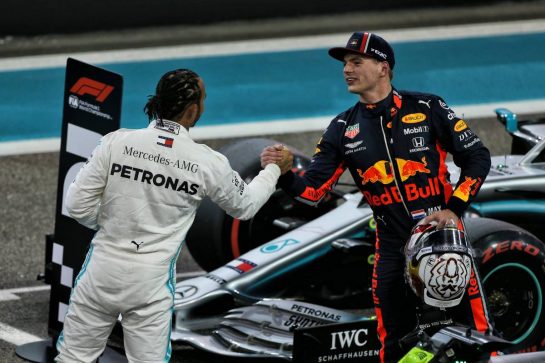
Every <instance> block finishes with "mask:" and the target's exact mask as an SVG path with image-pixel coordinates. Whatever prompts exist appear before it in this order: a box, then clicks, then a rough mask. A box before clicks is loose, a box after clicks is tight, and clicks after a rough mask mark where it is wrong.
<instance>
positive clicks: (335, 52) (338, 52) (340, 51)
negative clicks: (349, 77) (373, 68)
mask: <svg viewBox="0 0 545 363" xmlns="http://www.w3.org/2000/svg"><path fill="white" fill-rule="evenodd" d="M328 53H329V55H330V56H331V57H333V58H335V59H336V60H340V61H341V62H344V56H345V55H347V54H348V53H352V54H361V55H364V54H363V53H360V52H357V51H355V50H354V49H350V48H343V47H336V48H331V49H330V50H329V51H328Z"/></svg>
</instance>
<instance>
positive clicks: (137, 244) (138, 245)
mask: <svg viewBox="0 0 545 363" xmlns="http://www.w3.org/2000/svg"><path fill="white" fill-rule="evenodd" d="M131 243H134V244H135V245H136V251H138V249H139V248H140V245H141V244H143V243H144V242H140V243H136V242H135V241H131Z"/></svg>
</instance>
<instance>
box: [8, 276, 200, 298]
mask: <svg viewBox="0 0 545 363" xmlns="http://www.w3.org/2000/svg"><path fill="white" fill-rule="evenodd" d="M205 273H206V272H205V271H202V270H201V271H198V270H196V271H187V272H180V273H177V274H176V278H177V279H180V280H185V279H189V278H192V277H197V276H201V275H204V274H205ZM48 290H51V286H50V285H43V286H31V287H17V288H13V289H5V290H0V301H12V300H19V299H21V298H20V297H19V296H17V294H25V293H29V292H36V291H48Z"/></svg>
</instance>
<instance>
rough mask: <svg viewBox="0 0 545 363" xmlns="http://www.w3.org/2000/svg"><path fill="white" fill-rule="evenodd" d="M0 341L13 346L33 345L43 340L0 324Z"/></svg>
mask: <svg viewBox="0 0 545 363" xmlns="http://www.w3.org/2000/svg"><path fill="white" fill-rule="evenodd" d="M0 340H4V341H6V342H8V343H11V344H13V345H21V344H27V343H34V342H37V341H40V340H43V338H40V337H37V336H35V335H32V334H29V333H27V332H24V331H22V330H19V329H16V328H14V327H12V326H10V325H6V324H4V323H0Z"/></svg>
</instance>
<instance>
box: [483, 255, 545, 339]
mask: <svg viewBox="0 0 545 363" xmlns="http://www.w3.org/2000/svg"><path fill="white" fill-rule="evenodd" d="M520 277H522V279H521V278H520ZM524 277H526V278H524ZM528 277H529V279H528ZM483 284H484V285H485V286H484V288H485V290H486V292H487V296H488V300H489V305H490V308H491V311H492V314H493V315H494V318H495V320H496V319H497V318H499V319H497V320H496V321H495V322H496V323H498V322H500V324H498V325H500V327H501V326H505V327H506V332H508V333H509V334H507V335H513V336H511V337H509V336H506V337H505V339H506V340H510V341H511V342H512V343H513V344H518V343H520V342H522V341H524V340H525V339H526V338H528V336H529V335H530V334H531V333H532V332H533V331H534V329H535V327H536V325H537V323H538V321H539V317H540V316H541V311H542V307H543V296H542V291H541V286H540V284H539V280H538V279H537V277H536V275H535V274H534V273H533V272H532V270H530V269H529V268H528V267H526V266H524V265H521V264H519V263H506V264H503V265H500V266H497V267H495V268H494V269H493V270H492V271H490V272H489V273H488V274H486V276H485V277H484V279H483ZM509 287H511V288H512V290H509V289H508V288H509ZM510 291H511V292H510ZM534 295H535V297H534ZM526 299H528V300H526ZM534 299H535V302H534ZM524 303H526V307H524V306H523V305H524ZM529 304H532V306H528V305H529ZM533 304H535V309H534V308H533V307H534V305H533ZM529 309H530V310H533V311H534V316H533V319H531V322H530V319H527V320H526V321H523V324H522V328H520V327H517V326H516V324H514V325H513V324H512V322H511V321H510V320H513V317H516V315H519V317H520V316H523V314H521V311H524V310H529ZM528 323H529V324H528ZM526 326H528V328H525V327H526ZM513 327H514V328H513ZM515 333H516V334H515Z"/></svg>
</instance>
